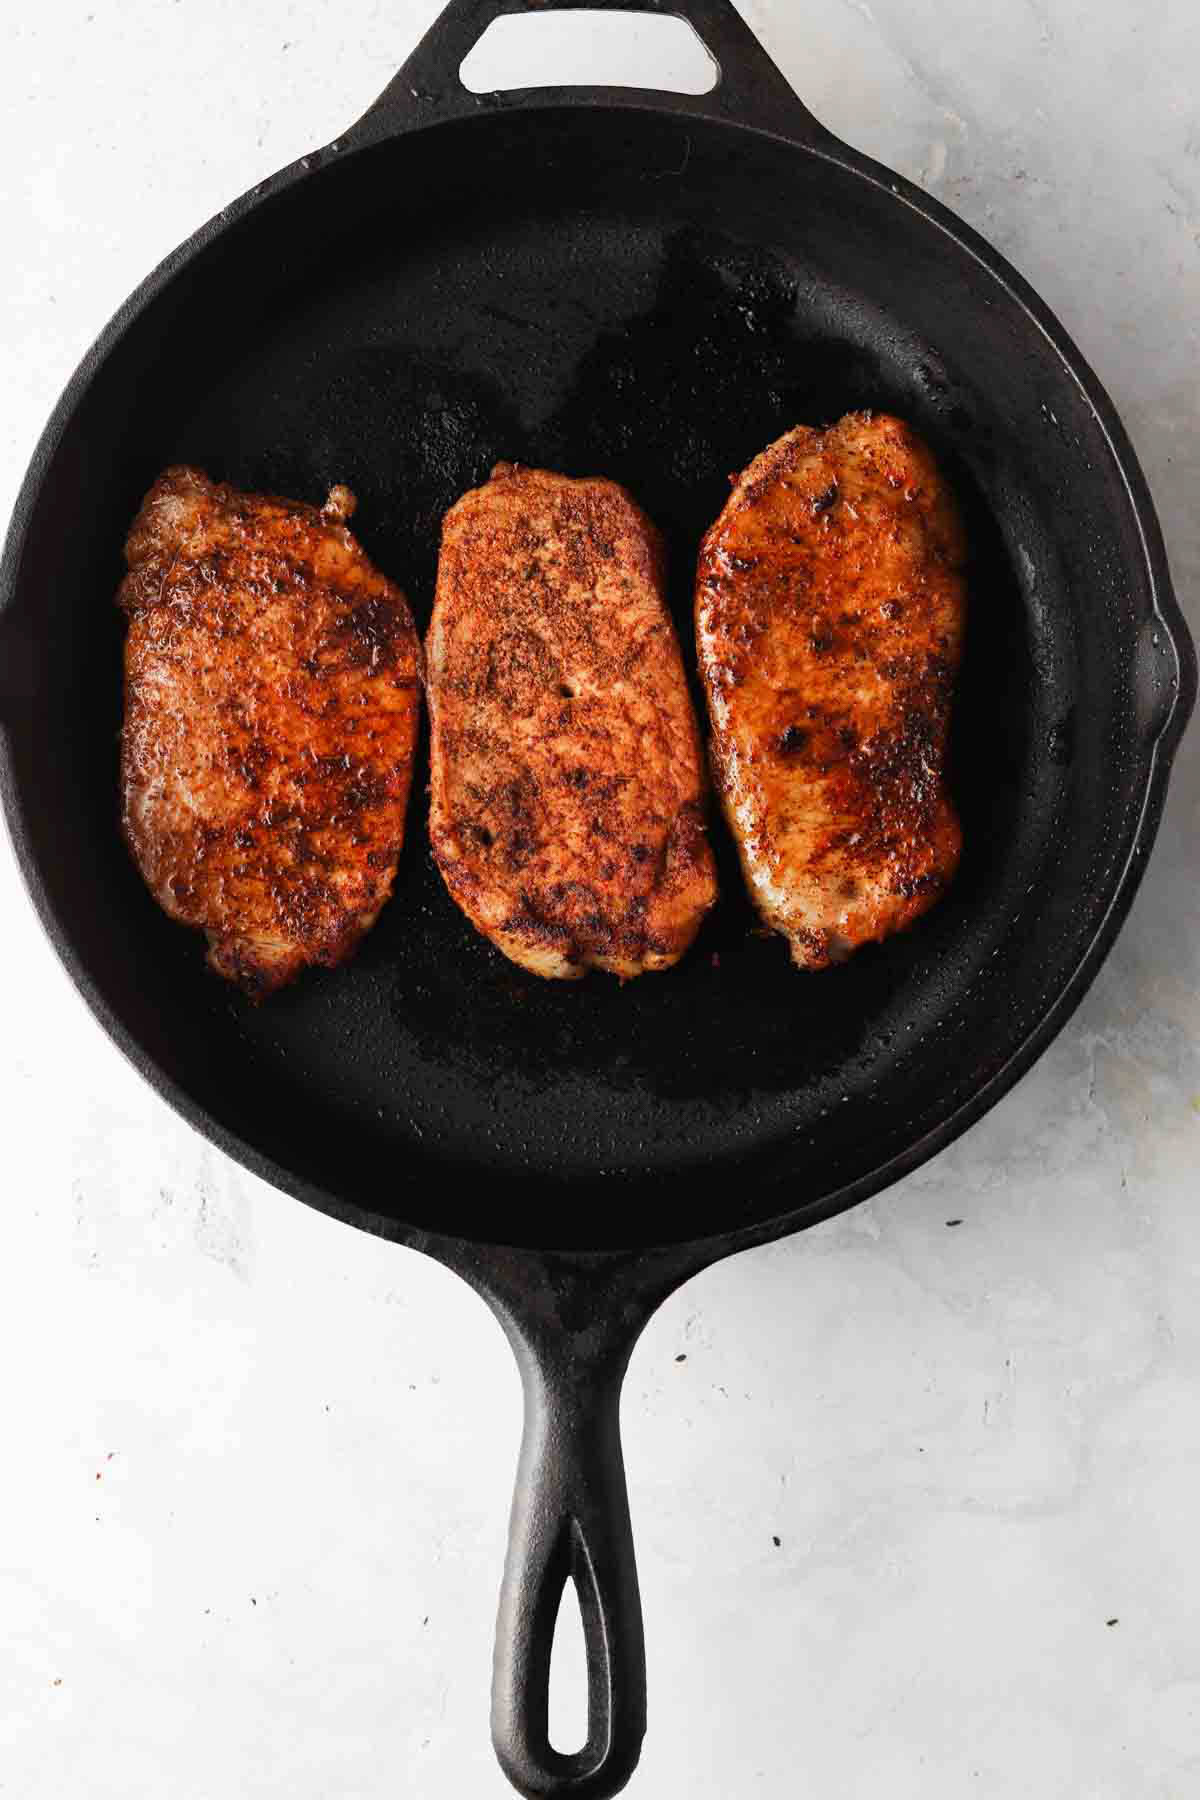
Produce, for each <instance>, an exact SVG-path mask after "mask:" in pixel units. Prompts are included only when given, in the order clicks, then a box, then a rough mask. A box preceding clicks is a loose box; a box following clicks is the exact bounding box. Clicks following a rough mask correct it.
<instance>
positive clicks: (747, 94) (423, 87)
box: [343, 0, 833, 145]
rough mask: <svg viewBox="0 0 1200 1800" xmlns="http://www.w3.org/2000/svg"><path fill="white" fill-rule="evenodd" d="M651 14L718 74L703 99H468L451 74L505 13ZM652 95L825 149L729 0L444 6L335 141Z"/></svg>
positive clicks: (821, 131)
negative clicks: (690, 34)
mask: <svg viewBox="0 0 1200 1800" xmlns="http://www.w3.org/2000/svg"><path fill="white" fill-rule="evenodd" d="M580 10H582V11H588V12H630V13H657V14H660V15H666V16H668V17H673V18H679V19H683V20H685V21H686V23H687V24H689V25H690V26H691V27H692V29H693V30H694V31H695V33H696V35H697V36H698V37H699V39H700V41H701V42H702V43H703V44H704V45H705V47H706V48H707V50H708V52H709V54H710V55H711V57H712V59H713V61H714V62H715V63H716V65H717V69H718V71H719V79H718V81H717V85H716V86H715V87H714V88H713V89H712V90H711V92H709V93H707V94H674V93H666V92H658V91H656V90H639V89H628V88H594V87H583V88H537V87H530V88H521V89H517V90H515V91H514V92H512V93H504V94H472V93H471V92H470V91H469V90H468V89H467V88H465V87H464V86H463V84H462V81H461V79H460V78H459V70H460V69H461V67H462V65H463V62H464V60H465V59H466V57H467V55H468V54H469V52H470V51H471V50H472V49H473V48H474V46H475V45H476V44H477V43H478V41H479V39H480V38H481V37H482V36H483V33H484V32H485V31H486V30H487V28H488V26H489V25H491V24H492V23H493V21H494V20H496V19H499V18H502V17H505V16H506V15H508V14H511V13H552V12H574V11H580ZM638 93H643V94H645V93H654V95H655V100H654V104H655V107H656V109H658V110H663V109H666V110H670V111H672V112H678V113H680V114H682V115H692V116H696V117H700V118H716V119H724V120H732V121H734V122H740V123H743V124H749V125H757V126H761V127H762V128H763V129H765V130H771V131H777V132H779V133H780V134H781V135H783V136H785V137H788V138H790V139H792V140H793V141H796V142H804V143H815V142H817V141H818V140H821V141H829V142H832V141H833V140H832V138H831V137H830V134H829V133H828V132H826V131H825V128H824V127H823V126H822V125H820V124H818V122H817V120H816V119H814V118H813V116H812V114H811V113H810V112H809V111H808V110H807V108H806V107H805V106H804V105H803V104H802V103H801V101H800V100H799V98H798V97H797V95H796V93H795V90H794V89H793V88H792V86H791V84H790V83H789V82H788V80H787V79H786V77H785V76H784V75H783V74H782V73H781V72H780V70H779V69H778V68H777V67H776V65H775V64H774V63H773V62H772V60H771V58H770V57H769V56H768V55H767V52H766V51H765V50H764V49H763V46H762V45H761V44H760V43H759V41H758V39H757V38H756V37H755V35H754V33H753V32H752V31H751V30H750V27H749V26H748V25H747V24H746V23H745V21H744V20H743V19H742V17H741V15H740V14H739V13H738V12H737V11H736V9H735V8H734V6H733V5H732V0H450V3H449V5H448V6H447V7H446V9H445V11H444V12H443V13H441V14H440V15H439V17H438V18H437V19H435V21H434V23H433V24H432V26H431V27H430V29H429V30H428V31H427V32H426V34H425V36H424V37H423V38H422V39H421V42H420V43H419V44H418V45H417V48H416V49H415V50H414V51H413V53H412V55H411V56H410V57H409V58H408V60H407V62H406V63H405V64H404V65H403V67H402V68H401V70H400V72H399V74H398V75H396V76H395V78H394V79H393V80H392V81H391V82H390V83H389V84H388V86H387V87H386V88H385V89H384V91H383V93H382V94H381V95H380V96H379V99H378V100H377V101H376V102H375V104H374V105H373V106H372V107H370V108H369V109H368V111H367V112H366V113H364V114H363V116H362V118H361V119H359V120H358V122H357V124H355V125H353V126H352V127H351V129H350V131H349V132H347V133H346V134H345V137H344V139H343V142H345V143H347V144H350V145H357V144H362V143H370V142H374V141H378V140H379V139H382V138H385V137H390V136H392V135H393V134H394V133H396V132H401V131H405V130H411V129H412V128H413V127H414V126H417V125H424V124H429V123H432V122H433V121H434V120H435V119H449V118H455V117H461V116H462V115H464V114H471V113H478V112H480V111H481V110H486V109H488V108H489V107H506V108H511V107H514V106H521V105H523V104H529V103H545V102H547V101H552V102H553V103H554V104H556V105H582V106H587V105H589V104H594V103H595V102H596V101H597V100H604V101H607V102H617V101H620V100H621V99H624V100H625V101H626V103H629V101H630V99H631V97H632V96H633V95H634V94H638Z"/></svg>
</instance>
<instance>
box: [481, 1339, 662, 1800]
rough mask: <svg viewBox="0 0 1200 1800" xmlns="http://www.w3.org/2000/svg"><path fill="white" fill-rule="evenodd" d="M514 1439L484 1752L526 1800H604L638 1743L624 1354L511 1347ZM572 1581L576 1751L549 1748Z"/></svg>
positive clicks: (641, 1656) (640, 1687)
mask: <svg viewBox="0 0 1200 1800" xmlns="http://www.w3.org/2000/svg"><path fill="white" fill-rule="evenodd" d="M517 1355H518V1360H519V1362H520V1364H521V1374H522V1379H523V1383H524V1388H525V1431H524V1437H523V1440H522V1444H521V1457H520V1463H519V1466H518V1471H517V1481H516V1490H515V1494H514V1497H513V1509H512V1522H511V1527H510V1532H509V1546H508V1557H507V1561H506V1563H505V1569H504V1582H503V1586H502V1588H501V1591H500V1612H499V1618H498V1621H497V1626H496V1655H495V1665H494V1672H493V1681H492V1742H493V1744H494V1746H495V1750H496V1755H497V1757H498V1758H499V1761H500V1765H501V1767H502V1768H503V1770H504V1773H505V1774H506V1775H507V1776H508V1779H509V1780H510V1781H511V1782H512V1784H513V1786H514V1787H515V1788H517V1789H518V1791H519V1792H520V1793H522V1794H525V1795H527V1796H529V1797H530V1800H533V1797H534V1796H537V1797H538V1800H542V1797H544V1796H555V1797H557V1796H560V1795H561V1796H565V1795H572V1796H578V1797H583V1796H589V1797H590V1800H607V1797H608V1796H609V1795H612V1794H616V1793H618V1792H619V1791H620V1789H621V1788H623V1787H624V1786H625V1783H626V1782H627V1781H628V1780H629V1777H630V1776H631V1775H632V1773H633V1771H634V1769H635V1768H636V1766H637V1761H638V1757H639V1756H640V1754H641V1748H642V1739H643V1737H644V1736H645V1732H646V1651H645V1642H644V1637H643V1632H642V1608H641V1598H640V1595H639V1593H638V1580H637V1567H636V1564H635V1560H634V1550H633V1533H632V1529H631V1526H630V1520H629V1499H628V1495H627V1492H626V1485H625V1467H624V1461H623V1458H622V1454H621V1438H620V1426H619V1420H618V1408H619V1402H620V1393H621V1383H622V1380H623V1378H624V1374H625V1366H626V1363H627V1361H628V1350H626V1351H625V1352H624V1353H622V1354H620V1355H618V1356H616V1357H615V1358H613V1359H610V1360H608V1361H606V1362H605V1363H603V1364H601V1365H599V1366H598V1365H597V1364H595V1363H593V1362H591V1361H590V1360H588V1361H587V1362H586V1363H583V1362H578V1361H573V1360H572V1359H571V1358H570V1357H569V1356H568V1355H565V1354H564V1355H563V1356H562V1357H561V1358H555V1359H554V1360H553V1361H548V1360H547V1359H546V1356H545V1352H544V1350H543V1351H542V1352H541V1353H540V1354H535V1353H534V1352H533V1351H532V1350H530V1349H528V1348H527V1347H523V1346H522V1345H521V1344H519V1343H518V1345H517ZM568 1581H573V1582H574V1584H575V1590H576V1594H577V1597H578V1601H579V1612H580V1617H581V1619H582V1623H583V1636H584V1645H585V1649H586V1653H587V1686H588V1728H587V1741H586V1743H585V1744H584V1746H583V1748H582V1749H581V1750H578V1751H575V1752H564V1751H561V1750H557V1749H555V1748H553V1747H552V1745H551V1743H550V1736H549V1698H550V1659H551V1654H552V1649H553V1642H554V1628H555V1622H556V1619H557V1615H558V1607H559V1601H560V1599H561V1598H562V1596H563V1590H564V1588H565V1586H566V1583H567V1582H568Z"/></svg>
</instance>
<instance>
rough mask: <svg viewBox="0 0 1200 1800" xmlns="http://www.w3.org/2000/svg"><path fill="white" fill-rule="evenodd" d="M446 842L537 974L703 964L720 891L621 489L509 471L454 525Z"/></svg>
mask: <svg viewBox="0 0 1200 1800" xmlns="http://www.w3.org/2000/svg"><path fill="white" fill-rule="evenodd" d="M426 680H427V692H428V697H429V717H430V724H431V732H432V739H431V761H432V785H431V789H430V795H431V804H430V819H429V830H430V837H431V839H432V842H433V851H434V855H435V857H436V859H437V863H438V866H439V868H440V869H441V872H442V875H443V877H444V879H445V882H446V886H447V887H448V888H449V890H450V893H451V894H452V895H453V897H454V899H455V900H456V901H457V902H458V904H459V906H460V907H461V908H462V910H463V911H464V912H465V913H466V915H467V917H468V918H469V919H470V920H471V922H472V924H473V925H475V926H476V927H477V929H478V930H479V931H481V932H482V933H483V934H484V936H485V937H488V938H490V939H491V940H492V942H493V943H494V944H496V945H497V946H498V948H499V949H501V950H502V951H503V952H504V954H505V955H506V956H508V957H510V958H511V959H512V961H513V962H515V963H519V964H520V965H521V966H522V967H523V968H526V969H529V970H531V971H532V972H533V973H534V974H536V975H544V976H551V977H556V978H559V979H562V980H572V979H574V978H575V977H577V976H580V975H582V974H584V973H585V971H586V970H587V969H589V968H599V969H607V970H609V971H611V972H612V973H613V974H615V975H619V976H621V977H629V976H633V975H640V974H642V973H644V972H645V971H646V970H649V969H665V968H668V967H669V966H670V965H671V964H672V963H675V962H677V961H678V960H679V958H680V957H681V956H682V955H683V953H684V951H685V950H686V949H687V947H688V945H689V944H690V943H691V941H692V939H693V938H694V937H695V935H696V932H697V930H698V929H699V926H700V922H701V920H702V919H703V917H704V914H705V913H706V912H707V910H708V908H709V907H710V906H711V905H712V903H713V900H714V899H715V897H716V879H715V875H714V869H713V861H712V853H711V851H710V849H709V846H708V841H707V838H706V836H705V813H704V806H705V780H704V765H703V756H702V753H701V749H700V740H699V734H698V732H697V728H696V722H695V719H694V717H693V713H692V707H691V702H690V699H689V697H688V691H687V684H686V681H685V679H684V673H683V665H682V662H681V660H680V654H679V645H678V642H677V640H676V636H675V631H674V628H673V626H672V624H671V619H670V616H669V614H668V612H667V609H666V606H665V604H664V600H663V557H662V547H661V543H660V539H659V536H658V533H657V531H656V530H655V529H654V527H653V526H652V525H651V523H650V521H649V520H648V519H647V518H646V517H645V515H644V514H643V513H642V512H641V511H640V509H639V508H638V507H637V506H636V505H635V504H634V502H633V501H632V500H631V499H630V497H629V495H628V494H627V493H626V492H625V491H624V489H622V488H620V487H618V486H616V485H615V483H613V482H611V481H601V480H589V481H575V480H569V479H568V478H567V477H566V476H564V475H553V474H548V473H546V472H544V471H542V470H538V469H522V468H517V467H514V466H512V465H510V464H507V463H501V464H499V465H498V467H497V468H496V469H495V470H494V471H493V474H492V478H491V480H490V481H489V482H488V483H487V484H486V486H484V487H480V488H475V489H473V490H472V491H471V492H470V493H468V494H464V496H463V497H462V499H461V500H459V501H458V503H457V504H456V505H455V506H453V507H452V508H451V509H450V511H449V513H447V515H446V520H445V525H444V528H443V533H442V549H441V560H440V563H439V566H438V579H437V595H436V599H435V602H434V609H433V619H432V622H431V624H430V627H429V635H428V638H427V640H426Z"/></svg>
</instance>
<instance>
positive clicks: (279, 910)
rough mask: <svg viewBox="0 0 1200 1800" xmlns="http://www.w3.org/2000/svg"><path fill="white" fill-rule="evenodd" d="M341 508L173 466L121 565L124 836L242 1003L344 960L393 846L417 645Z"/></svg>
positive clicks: (368, 917) (343, 501)
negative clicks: (245, 489)
mask: <svg viewBox="0 0 1200 1800" xmlns="http://www.w3.org/2000/svg"><path fill="white" fill-rule="evenodd" d="M353 506H354V496H353V494H351V493H350V491H349V489H347V488H334V489H333V490H332V492H331V493H330V496H329V499H328V500H327V501H326V504H325V506H324V507H323V508H322V509H320V510H318V509H317V508H316V507H315V506H305V505H302V504H300V503H299V502H296V501H292V500H278V499H270V498H266V497H264V496H262V495H256V494H242V493H238V492H237V491H236V489H234V488H232V487H227V486H223V485H219V484H217V483H215V482H212V481H210V480H209V479H208V477H207V476H206V475H203V474H201V473H200V472H199V470H197V469H189V468H173V469H168V470H166V472H165V473H164V474H162V475H161V476H160V477H159V479H158V480H157V481H156V482H155V484H154V486H153V487H152V488H151V489H150V492H149V493H148V494H147V496H146V498H145V500H144V502H143V503H142V508H141V511H140V512H139V513H138V516H137V518H136V519H135V520H134V523H133V528H132V530H131V532H130V534H129V539H128V541H127V543H126V546H125V555H126V561H127V563H128V565H129V573H128V575H127V576H126V577H125V579H124V581H123V582H122V584H121V588H120V591H119V594H118V602H119V604H120V605H121V606H122V607H123V609H124V611H125V613H126V615H127V617H128V620H129V627H128V634H127V636H126V640H125V726H124V732H123V735H122V743H121V786H122V798H123V815H124V830H125V836H126V839H127V841H128V844H129V848H130V850H131V851H132V853H133V857H134V860H135V861H136V863H137V865H138V868H139V869H140V870H141V873H142V875H143V877H144V879H145V881H146V884H147V886H148V887H149V888H150V891H151V893H152V894H153V895H154V897H155V899H156V900H157V901H158V902H159V905H160V906H162V907H163V909H164V910H165V911H166V912H168V913H169V914H170V915H171V917H172V918H174V919H178V920H180V921H181V923H183V924H185V925H193V926H198V927H199V928H200V929H202V930H203V931H205V932H206V933H207V935H208V941H209V945H210V948H209V958H208V959H209V962H210V963H211V964H212V966H213V968H214V969H216V970H217V971H218V972H219V973H220V974H222V975H224V976H227V977H228V978H229V979H230V980H231V981H235V982H237V983H238V984H239V985H240V986H241V987H243V988H244V989H245V990H246V991H247V992H248V993H250V994H254V995H260V994H265V993H268V992H270V991H271V990H272V989H274V988H278V987H280V986H281V985H282V984H283V983H284V982H286V981H289V980H290V979H291V978H292V977H293V976H294V975H296V974H297V973H298V972H299V971H300V970H301V969H302V968H304V967H305V965H307V964H310V963H324V964H327V965H332V964H335V963H339V962H341V961H342V960H343V959H344V958H345V957H347V956H349V955H350V953H351V952H352V951H353V950H354V948H355V946H356V945H357V943H358V941H359V939H360V938H361V937H362V935H363V933H364V932H366V931H368V930H369V929H370V927H371V926H372V925H373V924H374V922H375V919H376V916H377V915H378V913H379V909H380V907H381V906H382V905H383V903H384V901H385V900H386V899H387V897H388V895H389V893H390V892H391V887H392V879H393V876H394V874H395V871H396V863H397V859H398V857H399V855H400V847H401V844H402V843H403V840H404V814H405V808H406V805H407V802H408V790H409V785H410V782H411V779H412V764H413V750H414V746H415V744H416V736H417V723H418V716H419V708H420V658H421V649H420V642H419V640H418V638H417V634H416V631H415V629H414V627H413V622H412V617H411V614H410V613H409V610H408V606H407V604H406V602H405V599H404V596H403V595H402V594H401V593H400V592H399V590H398V589H397V588H394V587H393V586H392V584H391V583H390V582H389V581H386V580H385V579H384V577H383V576H382V575H380V574H379V573H378V571H377V570H376V569H374V568H372V566H371V564H370V563H369V562H368V560H367V558H366V556H365V555H364V554H363V552H362V550H361V549H360V548H359V546H358V544H357V543H356V542H355V540H354V538H353V537H352V536H351V534H350V532H349V531H348V530H347V529H346V526H345V523H344V521H345V519H346V518H347V517H348V516H349V514H350V512H351V511H352V509H353Z"/></svg>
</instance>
